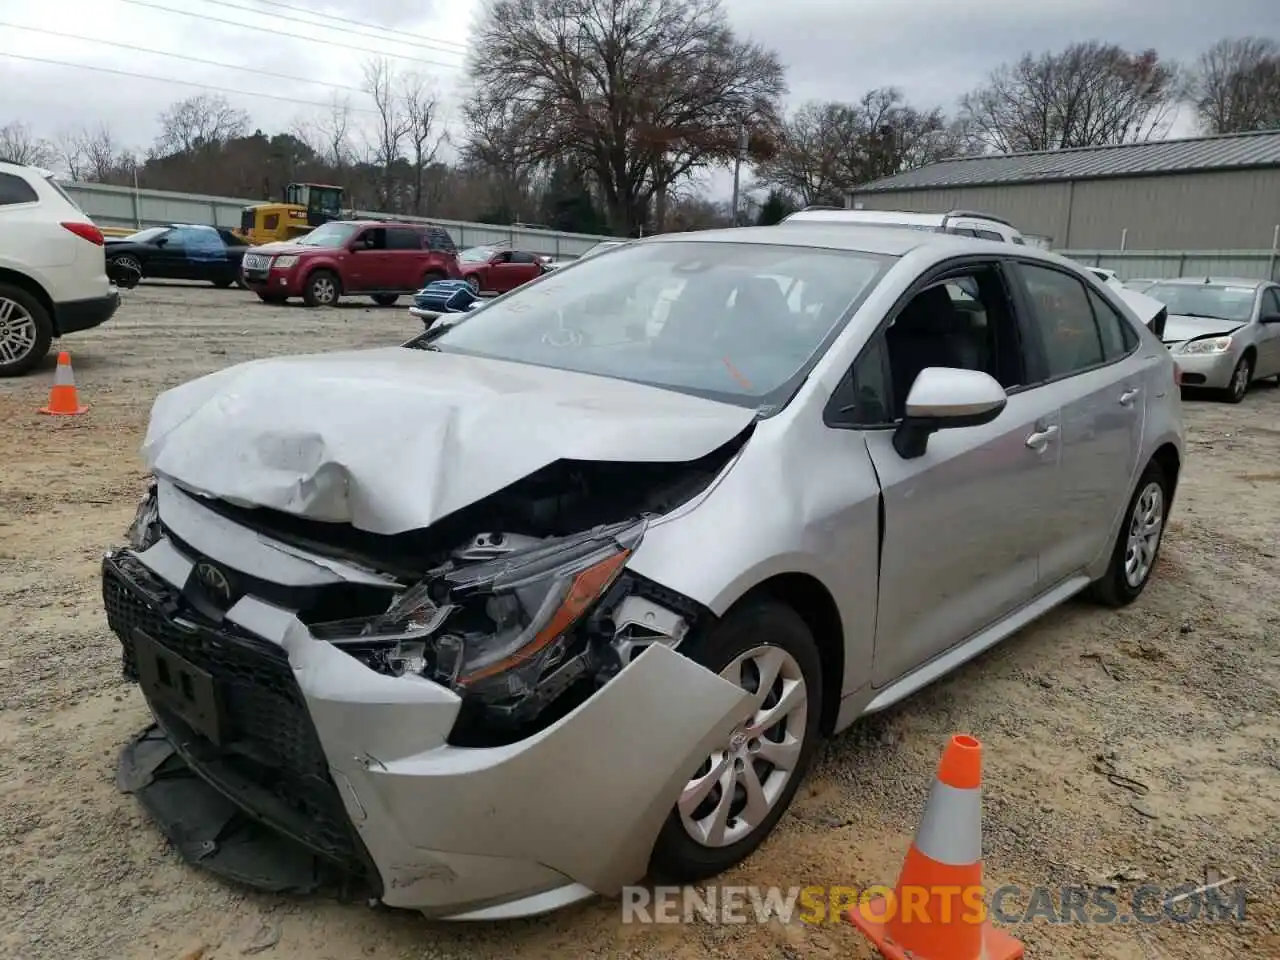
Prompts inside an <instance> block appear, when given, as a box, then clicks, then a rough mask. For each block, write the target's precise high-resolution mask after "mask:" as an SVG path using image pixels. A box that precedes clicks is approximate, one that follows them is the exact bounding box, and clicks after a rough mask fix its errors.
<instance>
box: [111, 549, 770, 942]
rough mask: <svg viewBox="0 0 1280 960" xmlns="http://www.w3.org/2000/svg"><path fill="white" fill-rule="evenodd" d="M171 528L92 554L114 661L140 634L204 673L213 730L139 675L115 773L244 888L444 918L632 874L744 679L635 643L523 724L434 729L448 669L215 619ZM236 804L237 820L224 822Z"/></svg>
mask: <svg viewBox="0 0 1280 960" xmlns="http://www.w3.org/2000/svg"><path fill="white" fill-rule="evenodd" d="M190 549H191V548H190V547H187V546H186V545H185V544H184V546H183V548H182V549H181V550H180V549H179V548H178V546H176V545H175V543H174V542H173V541H171V540H169V539H167V538H166V539H162V540H160V541H159V542H158V543H157V544H155V545H154V546H153V547H151V548H149V549H148V550H146V551H143V552H141V553H133V552H131V551H122V552H121V553H119V554H109V555H108V556H107V557H106V558H105V559H104V561H103V594H104V601H105V603H106V607H107V617H108V622H109V623H110V625H111V627H112V629H113V630H114V631H115V632H116V634H117V635H118V636H119V637H120V640H121V643H122V647H123V650H124V670H125V674H126V676H130V677H134V678H137V677H139V675H140V670H139V663H138V661H137V651H138V650H139V648H140V644H141V649H142V650H144V651H146V652H148V653H150V652H154V651H155V650H156V649H157V648H158V649H159V650H160V651H161V654H160V656H162V657H167V656H169V655H170V654H176V655H177V656H178V657H180V658H182V659H181V660H180V661H175V662H178V663H182V662H185V663H186V664H187V665H189V666H191V667H193V668H194V669H195V671H196V672H203V673H204V674H206V675H207V676H208V677H209V678H210V680H211V688H210V689H211V690H213V691H216V694H215V696H213V697H212V698H203V700H202V702H204V703H205V704H206V705H207V704H210V703H214V702H216V707H210V708H209V709H212V710H214V711H215V712H216V715H217V720H216V722H215V724H214V728H215V729H216V731H217V736H218V740H219V741H220V745H219V744H215V743H214V742H213V741H212V740H211V739H209V738H208V737H206V736H205V735H204V734H202V733H200V732H199V731H198V730H196V729H195V726H198V725H199V724H194V725H193V724H191V723H188V722H187V721H186V720H184V719H183V716H181V715H180V714H179V712H178V711H176V710H175V709H171V703H172V702H173V701H172V698H171V697H166V696H164V695H160V694H157V693H156V691H155V688H154V682H153V683H152V688H151V689H148V688H147V687H145V686H144V694H146V696H147V699H148V703H149V705H150V706H151V708H152V712H153V714H154V716H155V718H156V721H157V724H158V727H159V730H158V732H153V733H151V734H150V735H144V736H143V737H142V738H140V739H139V740H137V741H135V742H134V743H133V744H131V745H130V747H128V748H126V750H125V752H124V754H122V758H121V768H120V774H119V779H120V781H121V786H122V788H125V789H130V788H131V792H138V793H139V799H140V800H141V801H142V802H143V805H144V806H145V807H146V808H147V809H148V810H149V811H150V812H151V814H152V816H153V817H155V818H156V819H157V820H158V821H160V825H161V827H162V829H163V830H164V831H165V833H166V834H167V835H169V836H170V837H171V839H173V838H178V839H175V843H176V844H177V846H178V848H179V850H180V851H182V852H183V853H184V855H187V856H188V859H191V860H193V861H194V862H199V863H201V864H202V865H204V866H207V867H209V868H210V869H214V870H217V871H218V872H221V873H223V874H225V875H228V876H234V877H236V879H239V880H242V881H247V882H250V883H255V885H257V886H260V887H264V888H267V889H276V890H279V889H285V888H288V889H317V888H319V887H321V886H327V885H328V884H327V882H326V881H327V880H329V879H334V881H335V882H340V883H341V884H342V885H343V886H345V887H347V888H348V889H351V888H360V889H367V890H369V891H370V895H372V896H375V897H377V898H379V899H381V900H382V902H384V903H386V904H387V905H389V906H396V907H406V908H412V909H417V910H420V911H422V912H424V913H426V914H427V915H429V916H436V917H441V918H450V919H491V918H497V917H507V916H522V915H530V914H534V913H541V912H545V911H546V910H549V909H555V908H558V907H560V906H563V905H565V904H567V903H571V902H574V901H575V900H580V899H584V898H586V897H589V896H592V895H593V894H604V895H616V893H617V892H618V891H619V890H620V888H621V887H622V886H624V885H626V884H628V883H633V882H636V881H637V880H639V879H640V878H641V877H642V876H643V875H644V874H645V872H646V870H647V867H648V858H649V855H650V853H651V850H652V846H653V843H654V840H655V838H656V836H657V833H658V831H659V829H660V828H661V825H662V823H663V822H664V820H665V818H666V817H667V815H668V813H669V812H670V810H671V809H672V807H673V805H674V803H675V800H676V798H677V797H678V795H679V792H680V789H681V788H682V786H683V784H684V783H685V781H686V780H687V778H688V776H689V775H690V773H691V772H692V771H693V770H694V769H695V768H696V767H697V766H698V764H699V762H701V760H702V759H703V758H705V757H706V756H707V754H709V753H710V751H711V749H712V747H713V746H714V745H715V744H716V743H717V742H722V741H723V739H724V737H726V736H727V735H728V733H729V730H730V728H731V727H732V725H733V723H734V721H735V720H736V719H737V718H738V717H739V716H740V715H741V714H742V712H743V711H744V710H745V709H747V706H746V704H747V703H748V695H747V694H746V693H745V692H744V691H743V690H741V689H740V688H738V687H737V686H735V685H733V684H731V683H729V682H727V681H725V680H723V679H722V678H720V677H719V676H717V675H715V674H713V673H711V672H710V671H708V670H706V669H704V668H702V667H700V666H698V665H697V664H695V663H694V662H693V661H691V660H689V659H688V658H686V657H684V656H683V655H681V654H679V653H676V652H674V651H672V650H670V649H668V648H666V647H663V646H661V645H658V644H654V645H652V646H651V647H650V648H649V649H648V650H647V651H646V652H645V653H643V654H641V655H640V656H638V657H637V658H636V659H635V660H633V661H632V662H631V663H630V664H629V665H628V666H627V667H626V668H625V669H623V670H622V671H621V672H620V673H619V674H618V675H617V676H616V677H615V678H614V679H613V680H612V681H611V682H610V683H609V684H607V685H606V686H605V687H604V688H603V689H601V690H600V691H599V692H597V694H596V695H595V696H593V697H592V698H590V699H589V700H588V701H587V702H585V703H584V704H582V705H581V706H579V707H578V708H577V709H575V710H574V711H573V712H571V713H569V714H568V715H567V716H565V717H564V718H562V719H561V720H559V721H557V722H556V723H554V724H553V725H551V726H550V727H548V728H546V729H545V730H542V731H541V732H539V733H538V734H536V735H534V736H532V737H530V738H528V739H526V740H523V741H521V742H518V743H515V744H511V745H508V746H503V747H494V748H460V747H454V746H451V745H449V744H448V742H447V740H448V737H449V734H450V731H451V729H452V727H453V725H454V722H455V720H456V719H457V716H458V710H459V707H460V706H461V701H460V699H459V698H458V697H457V696H456V695H455V694H454V693H453V692H452V691H451V690H448V689H446V688H443V687H441V686H438V685H436V684H434V683H431V682H429V681H427V680H424V679H422V678H419V677H416V676H406V677H391V676H386V675H383V674H379V673H376V672H374V671H373V670H370V669H369V668H367V667H365V666H364V665H363V664H362V663H360V662H359V661H357V660H355V659H354V658H353V657H350V656H348V655H347V654H346V653H344V652H343V651H341V650H340V649H338V648H337V647H334V646H332V645H331V644H329V643H327V642H324V641H321V640H317V639H315V638H314V637H313V636H312V635H311V633H310V632H309V631H308V629H307V627H306V625H305V624H303V623H302V622H301V621H300V620H299V619H298V618H297V617H296V616H294V615H293V613H292V612H291V611H289V610H286V609H283V608H281V607H279V606H275V605H273V604H270V603H267V602H266V601H264V600H261V599H258V598H255V597H253V596H245V597H243V598H242V599H240V600H239V601H238V602H236V603H235V604H234V605H233V606H232V607H231V608H230V609H229V610H227V611H226V613H225V616H224V617H223V619H222V622H220V623H213V622H210V621H207V620H205V619H204V618H202V616H201V615H200V614H198V613H196V612H195V610H194V609H193V608H191V607H190V606H189V605H188V603H187V602H186V600H185V599H184V597H185V595H186V593H187V592H188V591H189V590H190V589H192V587H191V584H190V581H191V580H192V579H193V578H192V573H193V571H194V569H195V562H196V560H195V559H193V557H192V556H189V555H187V554H186V553H184V552H183V551H184V550H190ZM196 559H198V557H197V558H196ZM139 631H140V632H141V636H140V635H139ZM148 641H150V642H151V643H154V644H155V646H154V647H152V646H149V645H148ZM144 672H145V671H144ZM185 682H186V681H183V683H185ZM179 686H181V684H180V685H179ZM197 699H201V698H200V697H197ZM676 704H678V705H679V706H680V709H678V710H677V709H672V708H671V707H672V705H676ZM184 709H186V708H184ZM195 712H196V713H197V714H198V713H199V709H197V710H196V711H195ZM162 741H164V742H162ZM157 764H158V765H159V767H158V769H159V770H160V771H161V772H163V773H166V774H168V775H169V778H170V779H171V780H174V779H177V780H181V781H182V784H181V790H179V789H178V788H173V791H174V797H178V796H179V794H181V791H182V790H185V791H186V793H185V794H181V797H180V798H179V799H174V798H173V797H171V798H168V800H167V802H161V801H160V800H157V799H156V798H155V796H154V795H153V796H152V797H151V798H150V802H148V799H149V798H148V797H147V796H146V795H145V794H144V792H142V791H141V790H140V789H139V786H138V785H139V784H140V783H142V782H143V781H145V780H146V778H145V777H140V776H139V774H138V770H139V769H142V770H144V771H145V770H148V769H150V768H152V767H155V766H156V765H157ZM184 767H185V768H186V770H185V772H184V770H183V769H182V768H184ZM190 772H194V773H195V774H198V775H199V778H200V779H199V780H198V781H197V780H196V779H195V778H194V777H191V776H190V775H189V773H190ZM201 792H203V794H204V795H205V797H204V800H203V801H197V799H195V797H196V795H197V794H199V793H201ZM153 794H154V791H153ZM228 801H229V803H228ZM201 803H203V807H216V808H217V809H218V810H220V811H221V816H222V817H223V825H224V827H227V829H224V830H223V832H222V833H221V835H220V834H219V829H218V828H213V827H205V828H204V829H203V830H200V829H195V828H194V827H193V826H192V824H191V823H190V822H184V821H183V817H184V816H185V817H186V818H187V821H190V818H191V816H192V813H191V811H192V810H194V809H196V808H197V807H199V806H200V804H201ZM203 807H202V808H203ZM175 811H177V812H176V813H175ZM182 811H187V812H186V813H185V814H183V813H182ZM236 816H240V819H241V820H245V818H247V820H246V822H245V823H239V822H238V821H237V823H236V824H232V820H234V819H235V817H236ZM175 821H177V822H175ZM228 825H230V826H228ZM255 831H256V833H255ZM255 836H256V838H257V839H256V840H255V839H254V838H255ZM281 837H287V838H289V839H288V841H287V843H288V844H289V845H291V849H292V850H293V853H294V857H293V860H292V861H291V864H292V865H291V866H290V867H289V868H288V870H285V869H284V868H280V869H276V870H275V871H274V873H272V875H271V876H270V877H268V876H266V873H267V871H266V869H265V867H264V866H263V864H264V863H266V862H267V860H266V859H264V858H265V857H266V852H267V851H266V846H268V845H270V844H276V845H277V846H279V845H280V844H281V843H282V842H283V841H282V840H281ZM251 848H252V850H253V851H256V858H255V856H250V855H249V851H250V850H251ZM220 854H221V855H222V861H221V864H220V862H219V855H220ZM307 858H311V859H310V860H308V859H307ZM277 859H279V858H277ZM246 864H250V866H248V867H246V866H245V865H246ZM300 864H305V866H304V865H300ZM232 867H234V868H235V869H232ZM282 878H283V879H282ZM304 880H305V882H303V881H304Z"/></svg>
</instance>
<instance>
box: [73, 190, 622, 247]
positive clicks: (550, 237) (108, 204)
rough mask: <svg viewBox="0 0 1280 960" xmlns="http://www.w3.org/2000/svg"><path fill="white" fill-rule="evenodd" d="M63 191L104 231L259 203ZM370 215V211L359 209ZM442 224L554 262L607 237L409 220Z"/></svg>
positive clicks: (220, 222) (457, 238)
mask: <svg viewBox="0 0 1280 960" xmlns="http://www.w3.org/2000/svg"><path fill="white" fill-rule="evenodd" d="M62 187H63V189H64V190H66V191H67V193H68V194H70V195H71V198H72V199H73V200H75V202H76V203H78V204H79V205H80V207H81V209H83V210H84V212H85V213H87V214H88V215H89V216H90V217H91V218H92V219H93V221H94V223H96V224H97V225H98V226H100V227H153V226H159V225H161V224H165V223H205V224H209V225H211V226H218V227H239V226H240V212H241V210H243V209H244V208H245V207H246V206H248V205H249V204H251V203H261V202H262V201H260V200H237V199H235V198H233V197H209V196H204V195H202V194H197V193H169V192H167V191H164V190H136V191H135V190H133V189H132V188H131V187H115V186H108V185H107V184H105V183H63V184H62ZM356 213H357V215H360V216H368V215H376V216H382V214H373V212H372V211H368V210H358V211H356ZM404 219H406V220H423V221H428V222H430V223H435V224H439V225H440V226H442V227H444V228H445V229H446V230H448V231H449V233H450V234H451V235H452V236H453V242H454V243H455V244H457V246H458V249H460V250H462V249H465V248H467V247H476V246H482V245H484V244H491V243H508V244H510V245H511V246H512V247H516V248H518V249H520V250H528V251H530V252H531V253H544V254H551V255H552V256H556V257H577V256H579V255H581V254H583V253H585V252H586V251H587V249H588V248H590V247H592V246H594V245H595V244H596V243H598V242H600V241H601V240H605V239H608V238H607V237H597V236H592V235H590V234H585V233H564V232H562V231H559V230H545V229H541V228H538V227H529V226H510V227H504V226H500V225H495V224H491V223H470V222H468V221H463V220H439V219H436V218H428V217H405V218H404Z"/></svg>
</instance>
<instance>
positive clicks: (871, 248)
mask: <svg viewBox="0 0 1280 960" xmlns="http://www.w3.org/2000/svg"><path fill="white" fill-rule="evenodd" d="M635 242H636V243H642V244H643V243H761V244H773V245H777V246H791V247H821V248H825V249H828V250H846V251H848V252H850V253H875V254H881V255H885V256H891V257H901V256H905V255H906V254H908V253H910V252H911V251H913V250H919V249H921V248H924V247H936V248H938V249H939V250H946V251H950V252H954V253H965V252H975V253H976V252H985V253H990V252H991V250H992V243H993V241H991V240H979V239H976V238H973V237H961V236H956V235H954V234H949V233H925V232H923V231H920V230H912V229H910V228H909V227H891V226H883V227H882V226H863V225H861V224H849V223H823V222H818V221H801V220H792V221H791V222H790V223H787V224H785V225H784V224H778V225H777V226H772V227H726V228H723V229H719V230H699V231H696V232H692V233H667V234H662V235H660V236H653V237H646V238H645V239H643V240H637V241H635ZM1018 255H1019V256H1024V255H1025V256H1035V257H1037V258H1038V259H1047V260H1052V261H1055V262H1056V261H1057V260H1059V259H1061V258H1058V257H1046V256H1045V255H1044V251H1040V250H1036V249H1035V248H1033V247H1023V246H1020V247H1018ZM1077 266H1078V264H1077Z"/></svg>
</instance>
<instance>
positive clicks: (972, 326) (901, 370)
mask: <svg viewBox="0 0 1280 960" xmlns="http://www.w3.org/2000/svg"><path fill="white" fill-rule="evenodd" d="M913 294H914V295H913V296H912V297H911V298H910V300H907V301H906V302H904V303H902V304H900V307H899V309H897V310H895V311H894V313H893V314H892V315H891V317H890V318H889V321H888V325H887V326H886V328H885V329H884V330H882V331H881V332H879V333H877V334H876V336H875V337H874V338H873V339H872V340H871V341H870V342H869V343H868V347H867V348H866V349H865V350H864V351H863V354H862V355H861V356H860V357H859V360H858V363H857V365H856V366H855V369H854V374H853V378H854V381H855V385H854V387H853V392H854V396H855V397H856V398H857V399H856V401H855V403H854V404H853V405H852V407H851V409H854V410H855V411H862V412H860V413H858V415H859V416H862V417H863V422H864V424H865V426H866V427H867V429H865V430H864V437H865V442H866V447H867V451H868V453H869V454H870V456H871V460H872V462H873V464H874V466H875V470H876V474H877V476H878V477H879V481H880V486H881V496H882V507H883V515H884V528H883V544H882V547H881V559H880V576H879V606H878V610H877V620H876V636H875V654H874V662H873V670H872V673H873V677H874V683H875V685H876V686H881V685H883V684H886V683H889V682H891V681H893V680H895V679H897V678H898V677H901V676H902V675H904V674H906V673H908V672H910V671H911V670H913V669H915V668H916V667H918V666H920V665H921V664H923V663H925V662H927V661H928V660H930V659H932V658H934V657H935V656H937V655H938V654H940V653H942V652H943V651H945V650H947V649H948V648H950V647H952V646H955V645H956V644H958V643H961V642H963V641H964V640H966V639H967V638H969V637H971V636H972V635H974V634H975V633H978V632H979V631H981V630H982V629H983V628H985V627H987V626H989V625H991V624H992V623H994V622H996V621H997V620H999V619H1001V618H1002V617H1004V616H1005V615H1007V614H1009V613H1010V612H1012V611H1013V610H1016V609H1017V608H1018V607H1020V606H1022V605H1024V604H1025V603H1027V602H1028V601H1030V600H1031V599H1033V597H1034V596H1035V594H1036V592H1037V583H1038V579H1039V578H1038V554H1039V550H1040V546H1041V541H1040V534H1039V531H1038V527H1037V522H1038V517H1039V514H1040V512H1041V511H1042V510H1043V509H1045V506H1046V504H1047V503H1049V502H1051V501H1052V500H1053V499H1054V498H1055V497H1057V495H1058V490H1059V479H1058V458H1059V451H1060V448H1059V445H1058V438H1057V435H1056V428H1057V426H1058V408H1057V403H1056V400H1055V398H1054V397H1053V396H1052V395H1051V393H1050V392H1048V391H1045V390H1042V389H1038V388H1035V387H1033V386H1031V385H1030V384H1029V373H1028V367H1027V360H1026V357H1025V356H1024V355H1023V349H1022V343H1023V342H1024V340H1025V336H1024V334H1023V332H1022V326H1023V324H1022V320H1021V318H1020V316H1019V314H1018V312H1017V309H1016V303H1015V301H1014V300H1013V299H1012V298H1011V297H1010V296H1009V288H1008V284H1007V280H1006V277H1005V274H1004V270H1003V267H1002V266H1001V263H1000V260H999V259H998V258H982V259H980V260H974V261H968V262H961V263H958V264H955V265H953V266H950V267H948V269H947V270H945V271H942V272H935V273H933V274H930V275H926V276H925V277H924V278H922V280H921V282H920V283H919V284H917V287H916V288H915V289H914V290H913ZM957 295H963V296H967V297H969V298H971V299H972V300H973V301H974V302H973V303H972V304H968V305H966V307H965V309H957V308H956V307H955V306H954V304H955V297H956V296H957ZM931 366H944V367H956V366H958V367H962V368H967V369H975V370H983V371H984V372H987V373H990V374H991V375H992V376H994V377H995V378H996V380H997V381H999V382H1000V383H1001V385H1002V386H1004V387H1005V390H1006V393H1007V395H1008V404H1007V406H1006V407H1005V409H1004V410H1003V411H1002V412H1001V414H1000V415H999V416H998V417H997V418H996V419H995V420H994V421H992V422H991V423H988V424H985V425H982V426H976V427H967V428H963V429H952V430H943V431H939V432H937V433H935V434H934V435H932V436H931V437H930V438H929V442H928V446H927V447H926V450H925V452H924V454H923V455H922V456H920V457H917V458H914V459H907V458H904V457H903V456H901V455H900V454H899V453H898V451H897V450H896V449H895V447H894V443H893V437H894V432H895V426H896V424H898V423H900V422H901V417H902V413H903V411H904V409H905V401H906V396H907V394H908V392H909V387H910V383H911V382H912V381H914V378H915V376H916V375H918V374H919V371H920V370H921V369H924V368H925V367H931ZM877 382H880V383H883V384H887V386H884V387H881V388H879V389H880V392H882V393H883V394H884V395H885V396H886V397H890V398H891V400H890V401H889V402H888V403H887V404H877V403H875V402H874V397H875V395H876V392H877V387H876V386H875V384H876V383H877ZM868 398H869V399H870V400H871V403H870V408H869V412H867V408H866V403H865V401H866V400H868Z"/></svg>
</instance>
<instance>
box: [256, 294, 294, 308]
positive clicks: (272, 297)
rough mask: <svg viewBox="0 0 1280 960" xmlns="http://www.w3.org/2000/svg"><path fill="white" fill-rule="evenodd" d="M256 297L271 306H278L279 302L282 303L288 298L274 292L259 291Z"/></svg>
mask: <svg viewBox="0 0 1280 960" xmlns="http://www.w3.org/2000/svg"><path fill="white" fill-rule="evenodd" d="M258 299H259V300H261V301H262V302H263V303H269V304H271V305H272V306H275V307H278V306H280V304H282V303H284V302H285V301H286V300H288V299H289V298H288V297H282V296H280V295H279V294H275V293H259V294H258Z"/></svg>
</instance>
